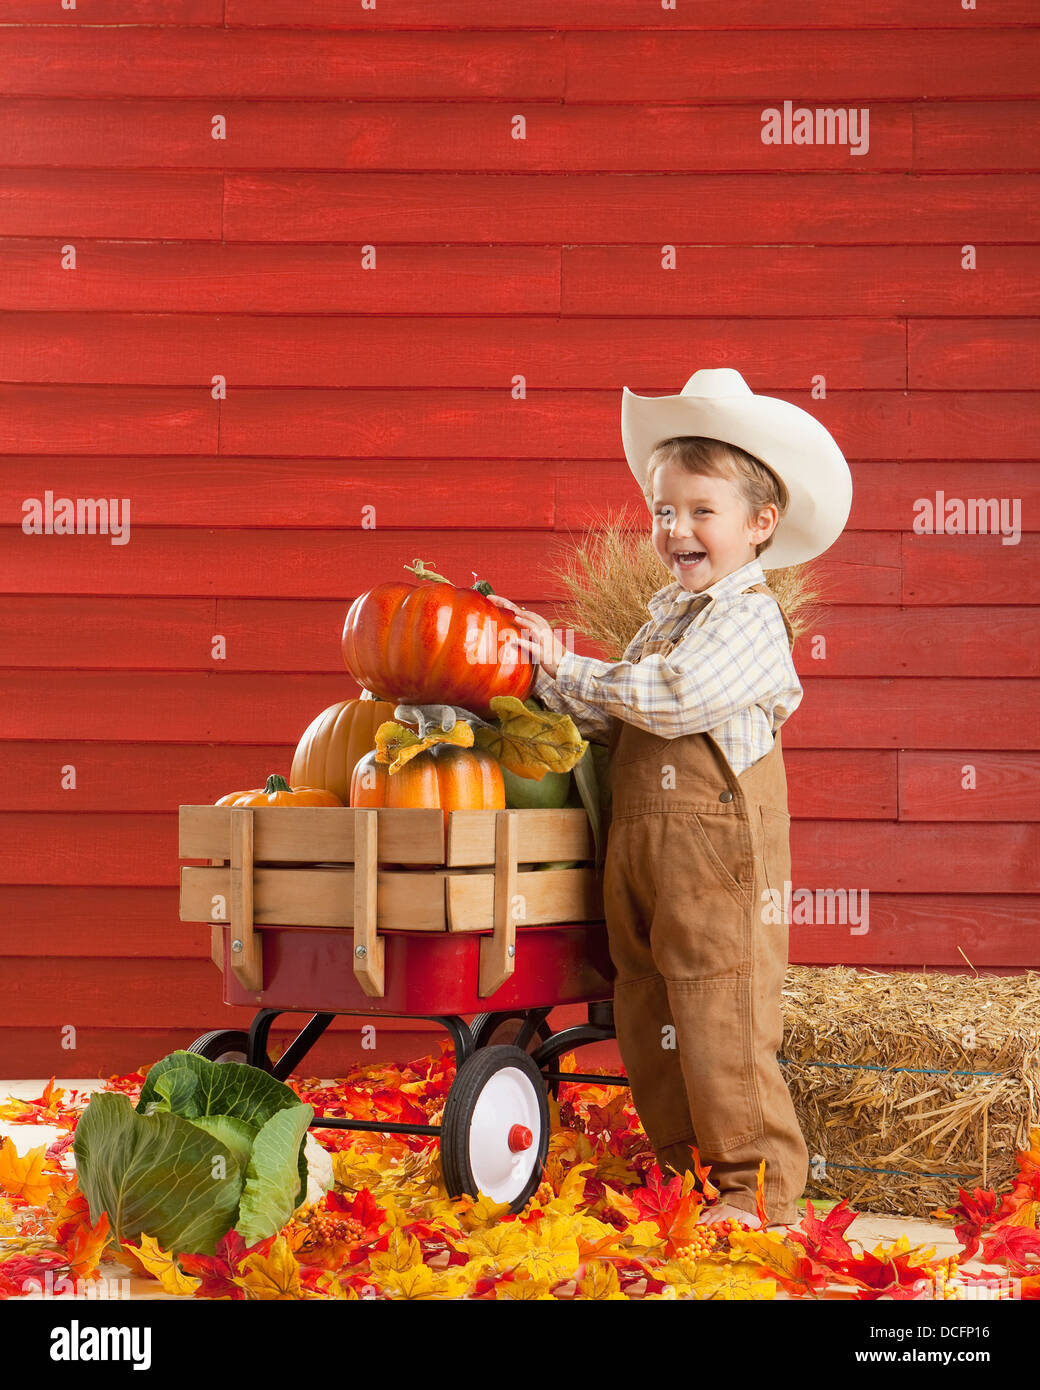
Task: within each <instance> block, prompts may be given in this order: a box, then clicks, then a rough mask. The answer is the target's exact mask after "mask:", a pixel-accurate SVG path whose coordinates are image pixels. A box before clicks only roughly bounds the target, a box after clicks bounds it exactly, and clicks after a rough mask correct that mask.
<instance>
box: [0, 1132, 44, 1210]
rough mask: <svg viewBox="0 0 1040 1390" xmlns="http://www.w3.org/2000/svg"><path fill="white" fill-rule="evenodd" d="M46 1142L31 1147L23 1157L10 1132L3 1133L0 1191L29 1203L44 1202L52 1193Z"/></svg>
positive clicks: (1, 1136)
mask: <svg viewBox="0 0 1040 1390" xmlns="http://www.w3.org/2000/svg"><path fill="white" fill-rule="evenodd" d="M46 1154H47V1146H46V1144H41V1145H40V1147H39V1148H36V1149H30V1150H29V1152H28V1153H27V1154H26V1155H25V1156H24V1157H22V1156H21V1155H20V1154H19V1153H18V1150H17V1149H16V1148H15V1146H14V1143H13V1141H12V1140H10V1139H8V1137H7V1135H6V1134H5V1135H0V1192H6V1193H7V1195H8V1196H9V1197H20V1198H21V1199H22V1200H23V1201H24V1202H28V1203H29V1205H30V1206H34V1207H37V1206H42V1205H43V1204H44V1202H46V1200H47V1198H48V1197H49V1196H50V1195H51V1178H50V1177H48V1175H47V1174H46V1173H45V1172H44V1171H43V1165H44V1162H45V1160H46Z"/></svg>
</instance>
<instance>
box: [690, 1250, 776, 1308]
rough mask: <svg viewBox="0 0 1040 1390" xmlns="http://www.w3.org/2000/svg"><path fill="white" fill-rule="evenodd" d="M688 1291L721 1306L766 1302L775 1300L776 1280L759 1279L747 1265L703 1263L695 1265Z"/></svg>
mask: <svg viewBox="0 0 1040 1390" xmlns="http://www.w3.org/2000/svg"><path fill="white" fill-rule="evenodd" d="M691 1292H692V1294H693V1295H694V1296H695V1297H696V1298H698V1299H715V1300H718V1301H719V1302H721V1303H729V1302H736V1301H737V1300H742V1301H743V1300H748V1301H750V1300H755V1301H758V1300H764V1301H768V1300H771V1299H775V1298H776V1280H775V1279H762V1278H759V1277H758V1276H757V1275H756V1274H755V1272H754V1270H753V1269H752V1268H751V1267H750V1266H749V1265H732V1264H726V1265H718V1264H713V1263H711V1262H710V1261H706V1260H705V1261H701V1262H700V1263H699V1264H698V1266H697V1273H696V1275H695V1277H694V1279H693V1281H692V1283H691Z"/></svg>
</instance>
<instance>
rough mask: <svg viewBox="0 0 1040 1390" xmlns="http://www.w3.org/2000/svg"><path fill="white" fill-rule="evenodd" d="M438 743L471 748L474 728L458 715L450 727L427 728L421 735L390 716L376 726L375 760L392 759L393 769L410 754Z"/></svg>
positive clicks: (398, 767)
mask: <svg viewBox="0 0 1040 1390" xmlns="http://www.w3.org/2000/svg"><path fill="white" fill-rule="evenodd" d="M438 743H449V744H451V745H452V747H454V748H472V747H473V730H472V728H470V726H469V724H467V723H466V722H465V720H462V719H457V720H456V721H455V724H454V725H453V727H452V728H450V729H448V730H447V731H445V730H444V729H437V728H427V730H426V734H425V736H424V737H422V738H420V737H419V735H418V734H417V733H416V732H415V730H414V729H409V728H407V727H406V726H405V725H404V724H395V723H394V721H393V720H392V719H388V720H387V722H386V723H385V724H380V726H379V728H378V729H377V730H376V762H379V763H389V764H390V767H389V769H388V771H389V772H390V773H394V772H397V771H399V769H400V768H402V767H404V765H405V763H406V762H408V761H409V760H410V759H411V758H414V757H416V756H417V754H419V753H423V752H425V751H426V749H427V748H432V747H433V746H434V745H435V744H438Z"/></svg>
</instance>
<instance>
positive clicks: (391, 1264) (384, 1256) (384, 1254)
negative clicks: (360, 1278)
mask: <svg viewBox="0 0 1040 1390" xmlns="http://www.w3.org/2000/svg"><path fill="white" fill-rule="evenodd" d="M417 1264H422V1246H421V1245H420V1244H419V1242H418V1241H417V1240H416V1239H415V1237H414V1236H410V1235H409V1234H408V1232H407V1231H406V1230H405V1228H404V1227H403V1226H395V1227H394V1229H393V1230H392V1231H391V1232H390V1239H389V1242H388V1244H387V1248H386V1249H385V1250H376V1251H373V1253H372V1255H371V1256H370V1257H369V1266H370V1268H371V1270H372V1273H373V1275H378V1276H379V1277H380V1282H382V1281H383V1276H385V1275H387V1274H391V1273H393V1272H395V1271H397V1272H398V1273H399V1272H400V1271H401V1270H405V1269H413V1268H414V1267H415V1266H416V1265H417Z"/></svg>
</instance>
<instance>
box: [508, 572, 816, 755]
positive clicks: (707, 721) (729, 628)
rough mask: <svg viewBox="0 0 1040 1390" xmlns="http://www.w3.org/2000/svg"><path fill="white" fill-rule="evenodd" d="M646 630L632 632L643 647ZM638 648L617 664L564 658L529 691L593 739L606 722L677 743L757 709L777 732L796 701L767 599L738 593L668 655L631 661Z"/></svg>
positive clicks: (778, 625) (797, 688) (778, 623)
mask: <svg viewBox="0 0 1040 1390" xmlns="http://www.w3.org/2000/svg"><path fill="white" fill-rule="evenodd" d="M649 626H650V625H649V624H644V627H643V628H641V629H640V632H639V633H638V634H637V638H638V639H640V642H641V639H642V637H643V636H644V635H645V633H646V632H647V630H648V628H649ZM636 645H637V641H636V639H633V642H632V643H631V644H630V646H629V648H628V649H627V650H626V653H625V658H626V659H623V660H621V661H617V662H607V661H598V660H596V659H595V658H593V657H584V656H577V655H576V654H575V653H573V652H567V653H566V654H565V655H564V657H563V659H562V660H561V661H560V663H559V665H558V667H557V671H556V678H555V680H554V681H550V678H549V677H548V676H545V675H544V672H540V675H542V676H543V683H542V685H541V687H540V688H539V684H538V682H537V681H536V683H535V686H534V693H535V695H536V697H537V698H538V699H540V700H542V701H543V703H545V704H547V705H549V707H550V708H552V709H556V710H560V711H563V712H566V713H570V714H571V715H572V717H574V721H575V723H576V724H577V725H578V728H579V730H580V731H581V732H582V734H585V732H586V728H588V729H589V730H590V733H589V736H590V737H596V735H597V734H599V733H600V731H602V737H603V738H605V737H606V731H607V730H608V729H609V727H610V716H615V717H617V718H618V719H622V720H624V721H625V722H626V723H628V724H633V725H635V726H636V727H637V728H640V729H645V730H647V731H649V732H651V733H654V734H659V735H660V736H662V737H663V738H678V737H680V736H682V735H684V734H696V733H710V732H712V731H713V730H715V729H717V728H719V726H720V725H723V724H725V723H726V721H727V720H729V719H732V718H733V717H734V716H736V715H738V714H739V713H740V712H741V711H744V710H747V709H748V708H749V707H751V706H756V705H757V706H760V707H761V708H762V709H763V710H764V711H765V713H766V715H767V717H768V719H769V721H770V724H771V727H772V729H773V730H774V731H775V729H776V728H778V727H779V726H780V725H781V724H782V723H783V722H784V721H785V720H786V719H787V718H788V717H789V716H790V715H791V714H792V713H793V712H794V710H795V709H796V708H797V706H798V705H799V704H800V702H801V699H802V687H801V684H800V682H799V680H798V676H797V673H796V672H795V669H794V663H793V662H792V660H791V653H790V647H789V644H788V640H787V634H786V630H785V628H784V625H783V618H782V617H781V615H780V610H779V609H778V607H777V605H776V602H775V600H774V599H772V598H771V597H769V596H767V595H765V594H757V593H747V594H743V595H741V596H740V597H739V599H736V600H734V601H733V602H730V603H727V604H726V605H725V606H724V608H723V610H722V611H721V612H719V613H718V614H717V615H713V619H712V621H711V622H709V623H707V624H705V625H698V624H696V623H691V624H690V625H689V626H688V627H687V629H686V630H685V632H684V633H683V634H682V636H681V637H680V638H679V640H678V642H677V643H676V644H675V646H674V647H673V648H672V649H671V651H670V652H668V654H667V655H660V654H653V655H649V656H644V657H642V658H641V659H636V660H633V659H631V658H632V654H633V648H634V647H636ZM582 720H584V727H583V723H582ZM593 729H595V731H596V733H592V732H591V731H592V730H593Z"/></svg>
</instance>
